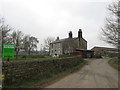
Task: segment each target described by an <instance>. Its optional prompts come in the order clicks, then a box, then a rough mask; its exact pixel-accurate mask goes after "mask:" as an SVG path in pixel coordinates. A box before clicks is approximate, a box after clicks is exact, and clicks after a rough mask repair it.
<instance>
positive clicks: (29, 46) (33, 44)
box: [23, 35, 39, 56]
mask: <svg viewBox="0 0 120 90" xmlns="http://www.w3.org/2000/svg"><path fill="white" fill-rule="evenodd" d="M37 43H39V41H38V39H37V38H36V37H33V36H29V35H25V36H24V38H23V49H24V51H25V52H27V53H28V55H29V56H30V55H31V52H32V51H34V50H35V49H37Z"/></svg>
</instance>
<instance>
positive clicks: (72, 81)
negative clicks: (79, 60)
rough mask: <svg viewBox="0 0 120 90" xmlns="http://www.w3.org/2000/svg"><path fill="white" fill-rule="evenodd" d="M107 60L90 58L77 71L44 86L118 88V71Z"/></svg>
mask: <svg viewBox="0 0 120 90" xmlns="http://www.w3.org/2000/svg"><path fill="white" fill-rule="evenodd" d="M108 61H109V58H105V59H95V60H92V61H90V62H89V63H88V65H86V66H84V67H83V68H82V69H81V70H79V71H78V72H75V73H73V74H70V75H68V76H67V77H64V78H62V79H61V80H59V81H57V82H55V83H53V84H51V85H49V86H47V87H45V88H118V71H117V70H115V69H114V68H112V67H111V66H109V64H108Z"/></svg>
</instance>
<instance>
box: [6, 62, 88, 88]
mask: <svg viewBox="0 0 120 90" xmlns="http://www.w3.org/2000/svg"><path fill="white" fill-rule="evenodd" d="M86 63H87V61H86V60H84V61H83V62H82V63H80V64H78V65H76V66H74V67H71V68H69V69H66V70H65V69H63V70H62V71H58V72H57V73H46V74H44V75H42V76H39V75H36V76H33V77H34V80H29V81H22V82H21V83H19V84H16V85H14V86H9V88H10V87H12V88H13V87H16V88H43V87H44V86H45V85H48V84H50V83H51V82H53V81H55V80H57V79H58V78H61V77H63V76H66V75H68V74H70V73H72V72H75V71H77V70H79V69H80V68H82V67H83V66H84V65H85V64H86ZM6 88H7V87H6Z"/></svg>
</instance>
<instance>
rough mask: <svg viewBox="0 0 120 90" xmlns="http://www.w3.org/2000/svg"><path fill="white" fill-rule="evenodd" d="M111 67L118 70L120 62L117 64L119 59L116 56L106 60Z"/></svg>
mask: <svg viewBox="0 0 120 90" xmlns="http://www.w3.org/2000/svg"><path fill="white" fill-rule="evenodd" d="M108 63H109V64H110V65H111V66H112V67H113V68H115V69H117V70H119V71H120V64H119V60H118V57H115V58H112V59H111V60H109V62H108Z"/></svg>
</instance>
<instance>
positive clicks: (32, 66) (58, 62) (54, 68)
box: [2, 56, 83, 86]
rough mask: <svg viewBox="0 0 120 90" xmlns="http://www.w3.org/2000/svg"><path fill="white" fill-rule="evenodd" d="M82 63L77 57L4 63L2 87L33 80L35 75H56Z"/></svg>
mask: <svg viewBox="0 0 120 90" xmlns="http://www.w3.org/2000/svg"><path fill="white" fill-rule="evenodd" d="M82 62H83V59H82V58H81V57H79V56H77V57H69V58H61V59H53V60H43V61H41V60H34V61H15V62H14V61H9V62H5V61H4V62H3V68H2V69H3V71H2V72H3V74H4V75H5V80H4V86H9V85H14V84H19V83H22V81H25V80H26V81H31V80H34V77H35V76H36V75H37V76H39V77H41V78H42V76H44V75H47V74H48V73H54V74H57V73H60V72H62V71H65V70H66V69H70V68H72V67H74V66H76V65H78V64H80V63H82Z"/></svg>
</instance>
